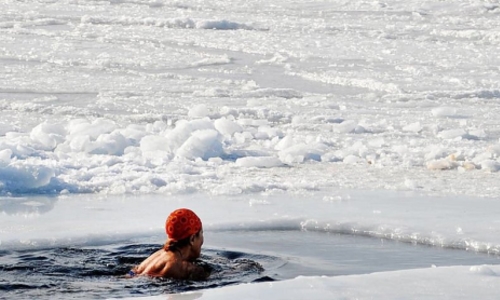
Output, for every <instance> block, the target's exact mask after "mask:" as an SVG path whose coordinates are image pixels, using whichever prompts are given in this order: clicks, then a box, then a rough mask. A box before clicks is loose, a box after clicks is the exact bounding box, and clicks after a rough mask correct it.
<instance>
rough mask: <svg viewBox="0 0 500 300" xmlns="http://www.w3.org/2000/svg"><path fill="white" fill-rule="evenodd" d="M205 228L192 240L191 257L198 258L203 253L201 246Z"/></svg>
mask: <svg viewBox="0 0 500 300" xmlns="http://www.w3.org/2000/svg"><path fill="white" fill-rule="evenodd" d="M203 241H204V238H203V229H202V230H200V233H199V234H197V235H196V234H195V235H193V237H192V240H191V257H192V258H193V259H197V258H198V257H200V255H201V246H202V245H203Z"/></svg>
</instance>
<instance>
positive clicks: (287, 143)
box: [274, 135, 295, 150]
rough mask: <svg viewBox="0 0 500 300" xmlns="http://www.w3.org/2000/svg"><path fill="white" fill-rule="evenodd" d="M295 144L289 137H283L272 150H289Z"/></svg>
mask: <svg viewBox="0 0 500 300" xmlns="http://www.w3.org/2000/svg"><path fill="white" fill-rule="evenodd" d="M294 144H295V142H294V140H293V138H292V137H291V136H289V135H287V136H285V137H284V138H282V139H281V141H279V142H278V143H277V144H276V146H274V149H276V150H284V149H286V148H290V147H292V146H293V145H294Z"/></svg>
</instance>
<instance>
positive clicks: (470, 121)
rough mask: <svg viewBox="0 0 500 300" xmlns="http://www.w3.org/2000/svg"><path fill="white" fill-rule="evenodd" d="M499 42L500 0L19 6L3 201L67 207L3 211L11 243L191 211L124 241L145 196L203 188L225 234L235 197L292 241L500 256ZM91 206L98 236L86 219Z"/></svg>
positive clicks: (460, 276) (477, 272) (444, 285)
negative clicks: (334, 238)
mask: <svg viewBox="0 0 500 300" xmlns="http://www.w3.org/2000/svg"><path fill="white" fill-rule="evenodd" d="M499 28H500V6H499V5H498V4H497V3H496V2H495V1H484V0H449V1H444V2H443V1H438V0H425V1H420V0H408V1H395V0H389V1H383V2H381V1H367V0H361V1H347V0H339V1H328V0H311V1H305V0H300V1H284V0H278V1H275V0H272V1H262V0H245V1H242V0H235V1H219V0H215V1H201V0H185V1H184V0H183V1H163V0H132V1H130V0H112V1H80V0H60V1H42V0H39V1H36V0H33V1H18V0H3V1H1V3H0V65H1V66H2V71H1V72H0V195H1V196H2V199H21V198H14V197H32V196H36V195H40V194H42V195H49V196H54V197H55V198H56V199H58V200H57V205H56V206H55V208H54V209H52V208H51V209H52V210H51V213H44V214H41V213H39V208H40V207H44V205H45V204H44V203H45V202H44V201H45V200H44V201H42V202H41V203H42V205H41V206H38V205H37V204H36V203H38V202H37V201H36V200H35V201H34V202H30V201H28V202H25V203H28V204H25V203H24V202H23V204H21V207H24V206H26V207H28V208H30V209H21V210H15V211H14V212H12V211H9V210H5V209H4V208H2V210H1V212H0V224H1V225H2V227H0V228H1V229H0V240H1V244H0V247H10V246H16V245H21V244H27V245H32V244H33V239H34V238H39V239H40V241H38V242H37V243H47V242H50V241H52V242H53V243H55V244H58V243H65V241H69V240H73V241H74V240H78V239H81V238H85V237H86V236H88V235H89V234H90V233H92V232H97V233H98V234H101V235H108V234H112V233H115V232H119V231H120V230H122V231H123V232H122V233H123V234H125V235H127V234H131V233H132V232H135V233H137V234H139V235H140V234H143V233H144V232H147V231H148V230H150V229H151V228H158V224H157V222H158V219H162V218H164V214H165V211H166V210H168V209H172V208H174V207H175V206H176V205H174V204H183V202H182V201H181V202H180V203H179V202H175V201H174V202H173V203H170V202H169V204H168V205H169V206H168V207H166V208H165V210H161V211H158V212H155V213H154V214H153V215H154V216H156V218H154V217H153V216H151V218H147V220H146V219H144V220H143V223H139V222H130V223H129V224H126V225H125V227H124V228H123V227H121V226H122V225H123V224H122V222H121V221H118V220H122V219H123V218H124V217H128V216H129V214H130V217H132V216H135V213H136V212H137V211H139V210H140V208H141V205H142V204H141V202H140V201H139V202H138V203H139V204H138V203H135V202H133V201H132V203H130V202H131V199H135V198H134V197H133V196H137V195H152V196H151V197H153V199H162V197H163V196H168V195H184V194H187V195H205V196H206V197H207V199H206V202H207V203H208V207H210V208H211V209H210V210H213V211H212V212H210V213H205V214H206V215H205V216H204V217H205V218H207V220H208V223H207V224H212V225H211V226H213V227H212V229H217V228H219V227H221V228H224V226H228V228H230V229H231V228H234V227H235V226H237V225H235V224H239V223H237V222H238V221H237V219H234V220H232V217H230V218H229V220H227V222H229V223H228V224H229V225H227V224H226V225H224V224H225V223H224V224H219V222H218V221H216V220H220V219H221V218H222V217H223V218H227V217H228V216H227V214H226V213H225V210H224V209H222V208H221V205H222V204H220V203H227V201H226V200H223V199H226V197H230V198H231V197H235V198H237V199H244V200H242V201H243V202H244V203H245V205H240V206H238V207H237V209H238V210H243V212H242V215H240V217H242V218H243V220H246V221H247V222H248V224H249V225H248V224H247V225H248V226H250V227H252V226H254V227H255V226H257V227H258V226H260V225H259V224H261V223H260V221H257V220H260V219H256V215H254V213H253V212H252V211H253V210H255V209H259V210H262V211H263V212H264V213H265V214H266V215H268V218H265V220H267V221H268V222H271V223H272V224H274V223H273V222H277V224H281V225H280V226H285V227H286V226H292V227H294V228H295V227H297V226H298V227H299V228H301V229H304V230H307V229H311V228H314V230H332V231H334V232H344V233H354V234H363V235H368V236H373V237H378V238H380V237H383V238H389V239H396V240H401V241H404V242H416V243H421V244H427V245H432V246H442V247H449V248H458V249H462V250H473V251H480V252H487V253H494V254H498V252H499V249H500V240H499V239H498V236H500V235H499V230H500V227H499V221H498V217H497V216H498V212H499V211H500V207H499V205H500V203H498V202H499V201H498V200H499V198H500V122H499V118H498V116H500V105H499V99H500V80H499V78H500V67H499V66H500V47H499V46H500V30H499ZM361 190H362V191H367V193H368V194H367V195H364V196H362V197H361V196H360V197H358V196H353V197H351V196H345V195H346V194H345V193H347V194H349V195H350V194H351V193H357V192H358V191H361ZM384 190H386V191H387V190H391V191H396V192H397V193H396V194H394V195H396V196H387V194H385V192H384ZM341 191H348V192H341ZM80 194H85V195H87V194H92V195H94V194H96V195H94V196H93V197H97V198H93V197H91V199H93V200H88V199H87V198H86V197H85V195H83V196H82V195H80ZM408 194H410V195H412V196H411V197H416V198H411V200H408V201H403V200H401V199H406V195H408ZM110 195H118V196H123V197H124V198H123V199H124V200H123V203H122V204H123V207H125V208H124V209H123V210H119V209H117V208H116V207H117V206H120V205H119V204H117V203H116V202H114V200H110V199H108V197H110ZM391 195H393V194H391ZM415 195H420V196H418V197H417V196H415ZM422 195H423V196H422ZM99 197H102V198H99ZM155 197H156V198H155ZM252 197H257V198H259V197H277V198H276V199H279V200H269V201H268V200H266V201H260V200H257V201H252ZM295 197H299V200H290V201H288V202H287V201H286V200H285V199H288V198H293V199H295ZM301 197H302V200H300V198H301ZM419 197H420V198H419ZM62 199H67V201H63V200H62ZM96 199H97V200H96ZM113 199H114V198H113ZM148 199H149V198H148ZM259 199H260V198H259ZM272 199H275V198H272ZM318 199H319V200H318ZM350 199H351V200H350ZM353 199H354V200H353ZM355 199H361V200H359V201H357V200H356V201H355ZM101 200H102V201H103V202H106V203H108V204H103V203H101V202H100V201H101ZM5 201H7V200H5ZM9 201H11V200H9ZM12 201H14V200H12ZM16 201H17V200H16ZM148 201H149V200H148ZM157 201H158V202H155V201H153V202H147V203H148V204H150V205H158V203H162V202H161V201H159V200H157ZM240 201H241V200H240ZM273 201H277V202H273ZM65 202H67V203H69V204H68V205H69V206H68V207H67V208H65V206H64V205H63V204H62V203H65ZM236 202H237V203H240V202H238V201H236ZM33 203H34V204H33ZM229 203H231V201H229ZM269 203H271V204H269ZM273 203H274V204H273ZM32 204H33V205H32ZM113 204H114V206H113ZM340 204H341V205H340ZM101 205H102V206H101ZM106 205H109V207H107V206H106ZM325 205H327V207H325ZM328 205H330V206H328ZM336 205H337V206H336ZM37 208H38V210H37ZM199 208H200V209H202V207H201V206H200V207H199ZM203 208H204V209H205V210H207V209H206V206H203ZM217 208H219V209H217ZM16 209H17V208H16ZM59 209H63V211H64V209H67V211H66V212H65V213H59V214H55V213H54V212H58V211H59ZM94 209H95V211H94ZM85 210H89V211H91V212H93V213H88V212H87V213H82V214H83V215H84V216H86V217H87V219H88V220H91V222H88V220H87V222H84V221H83V219H81V218H76V217H75V214H74V211H78V212H82V211H85ZM94 212H100V213H94ZM299 212H300V213H299ZM375 212H376V213H375ZM380 212H382V213H380ZM144 213H146V212H144ZM160 215H161V216H160ZM287 216H292V217H293V218H291V219H286V217H287ZM73 219H75V220H73ZM140 219H143V218H140ZM284 219H286V221H284ZM103 220H106V221H103ZM231 221H233V222H234V223H230V222H231ZM60 222H63V223H64V222H68V224H70V225H71V226H69V227H67V230H66V229H61V228H62V227H61V225H60ZM161 222H163V220H162V221H161ZM104 224H105V225H106V226H105V227H106V228H108V229H107V230H108V231H103V229H102V228H103V225H104ZM146 224H147V226H146ZM266 224H267V223H266ZM209 228H210V227H209ZM273 228H274V227H273ZM48 229H50V230H48ZM47 232H49V233H50V234H47ZM34 244H36V243H34ZM498 274H500V270H499V269H498V267H497V266H485V267H477V268H476V269H474V268H472V269H470V268H469V267H450V268H436V269H432V268H430V269H428V270H425V269H423V270H409V271H398V272H392V273H381V274H369V275H360V276H348V277H333V278H321V277H313V278H297V279H294V280H291V281H285V282H278V283H272V284H270V283H261V284H256V285H245V286H235V287H227V288H222V289H217V290H213V291H203V292H201V293H202V294H201V298H202V299H212V298H217V299H224V297H230V298H232V299H235V298H243V299H244V298H245V297H249V295H251V294H252V293H254V294H257V293H262V294H259V297H258V298H259V299H279V298H280V297H281V298H294V297H295V296H296V295H299V294H301V293H306V294H307V295H308V296H307V297H299V298H310V299H337V298H338V299H345V298H356V297H357V298H360V299H367V298H384V299H401V298H408V297H406V296H408V295H407V294H405V293H406V292H407V290H406V289H405V287H407V288H408V289H411V288H412V287H413V288H414V290H415V292H416V293H417V292H418V293H417V294H415V295H416V296H415V297H410V298H419V299H423V298H426V299H460V298H463V299H465V298H468V299H471V298H478V299H479V298H483V299H487V298H489V299H495V297H496V295H497V294H498V293H496V292H495V291H498V287H499V286H498V285H499V283H498V278H497V277H498ZM385 281H389V282H394V283H397V284H399V285H396V284H395V285H394V286H401V288H399V289H398V290H394V289H392V290H389V289H387V288H386V287H384V284H382V283H381V282H385ZM391 285H392V284H391ZM311 286H313V287H315V288H311ZM357 286H360V287H361V288H356V287H357ZM417 286H418V287H423V288H422V289H418V288H417ZM264 287H266V288H267V287H269V290H268V289H264ZM265 291H268V293H266V292H265ZM278 295H279V296H278ZM372 295H373V297H372ZM198 296H200V295H198V294H194V295H191V296H184V295H177V296H172V297H174V298H173V299H185V298H182V297H188V298H189V297H192V298H196V297H198ZM176 297H177V298H176ZM211 297H212V298H211ZM447 297H448V298H447ZM189 299H191V298H189Z"/></svg>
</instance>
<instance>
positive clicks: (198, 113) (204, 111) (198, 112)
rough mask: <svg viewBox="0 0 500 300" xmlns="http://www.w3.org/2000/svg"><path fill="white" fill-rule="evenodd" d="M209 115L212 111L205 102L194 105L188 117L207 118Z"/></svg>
mask: <svg viewBox="0 0 500 300" xmlns="http://www.w3.org/2000/svg"><path fill="white" fill-rule="evenodd" d="M209 115H210V111H209V110H208V108H207V106H206V105H205V104H199V105H196V106H194V107H192V108H191V109H190V110H189V112H188V117H190V118H191V119H199V118H205V117H208V116H209Z"/></svg>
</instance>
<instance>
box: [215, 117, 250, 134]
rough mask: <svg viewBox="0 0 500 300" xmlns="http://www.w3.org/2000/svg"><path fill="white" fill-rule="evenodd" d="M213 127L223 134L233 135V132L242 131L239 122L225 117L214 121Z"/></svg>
mask: <svg viewBox="0 0 500 300" xmlns="http://www.w3.org/2000/svg"><path fill="white" fill-rule="evenodd" d="M214 127H215V129H217V130H218V131H219V132H220V133H221V134H223V135H229V136H231V135H233V134H234V133H235V132H242V131H243V127H241V125H240V124H238V123H236V122H233V121H231V120H228V119H226V118H220V119H217V120H215V121H214Z"/></svg>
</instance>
